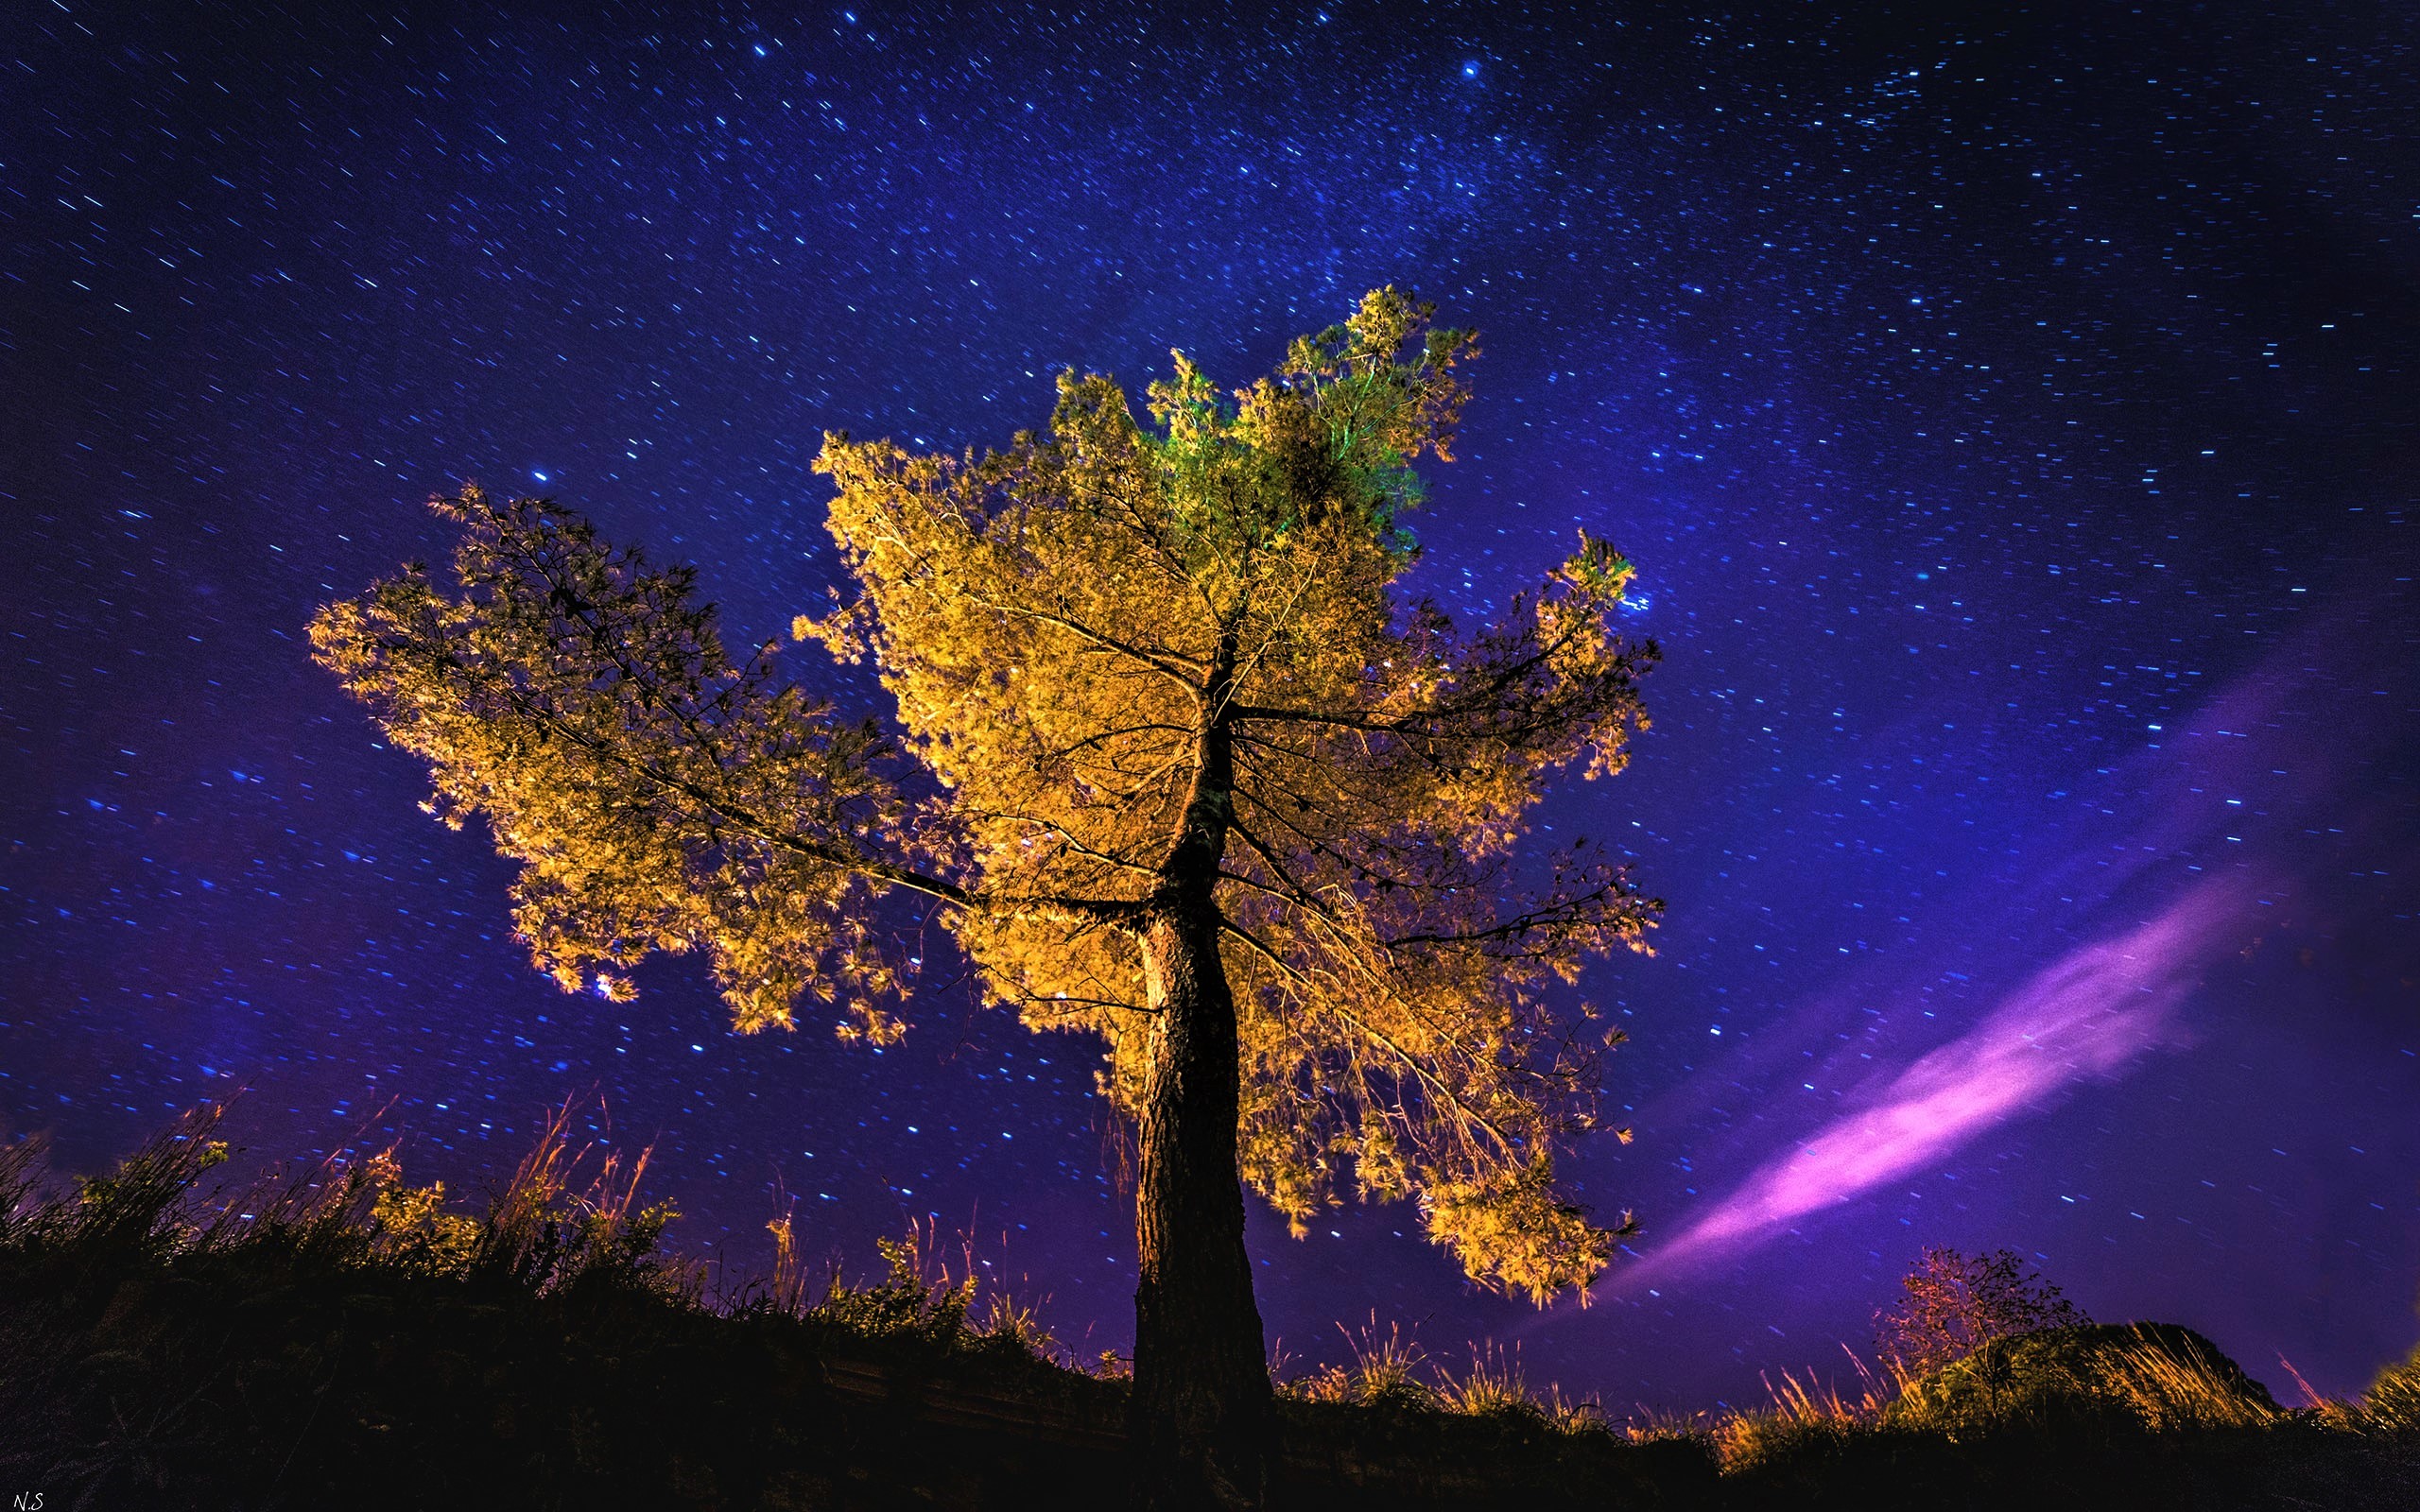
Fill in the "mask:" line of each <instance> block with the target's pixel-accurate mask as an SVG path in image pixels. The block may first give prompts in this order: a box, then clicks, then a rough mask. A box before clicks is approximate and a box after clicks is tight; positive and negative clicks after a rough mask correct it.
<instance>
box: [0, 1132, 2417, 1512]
mask: <svg viewBox="0 0 2420 1512" xmlns="http://www.w3.org/2000/svg"><path fill="white" fill-rule="evenodd" d="M567 1123H568V1120H567V1119H558V1120H557V1121H556V1123H555V1125H553V1126H552V1127H551V1128H550V1129H549V1130H548V1131H547V1133H546V1134H545V1136H544V1138H543V1139H542V1140H541V1141H540V1143H539V1145H538V1147H537V1148H536V1149H535V1150H533V1152H532V1154H531V1155H530V1156H529V1158H527V1160H524V1161H523V1162H522V1164H521V1166H520V1168H519V1169H518V1170H517V1171H516V1172H515V1173H514V1174H513V1176H512V1177H511V1178H510V1181H509V1182H507V1183H506V1184H505V1186H504V1187H503V1189H502V1190H501V1191H500V1192H499V1193H498V1194H496V1195H495V1196H493V1198H491V1199H490V1200H489V1201H488V1202H487V1203H486V1204H485V1205H484V1207H483V1208H482V1209H481V1210H480V1211H475V1212H473V1211H458V1210H457V1209H456V1208H455V1207H454V1206H452V1205H449V1204H448V1203H447V1202H446V1200H445V1194H444V1193H443V1192H442V1190H441V1189H438V1188H423V1189H413V1188H410V1187H408V1186H406V1185H405V1184H404V1183H403V1181H402V1180H401V1174H400V1172H399V1171H398V1170H397V1168H396V1166H395V1163H394V1161H393V1160H392V1159H391V1158H390V1157H389V1156H374V1157H371V1158H369V1159H366V1160H357V1161H354V1162H350V1163H345V1162H337V1161H331V1162H327V1163H323V1164H320V1165H318V1166H315V1167H312V1168H310V1169H307V1170H303V1171H300V1172H295V1173H290V1174H288V1175H287V1176H286V1177H282V1178H281V1177H271V1178H269V1179H268V1180H266V1181H264V1182H262V1183H259V1184H256V1185H254V1186H251V1187H248V1188H244V1189H242V1190H240V1191H236V1192H233V1193H220V1194H217V1195H216V1196H215V1197H205V1196H202V1195H199V1190H200V1188H201V1186H202V1184H203V1178H204V1174H205V1173H206V1172H207V1171H209V1170H210V1169H211V1168H212V1167H213V1166H214V1165H215V1164H216V1163H217V1162H218V1161H219V1160H221V1159H223V1155H224V1147H223V1146H222V1145H220V1144H218V1143H216V1140H215V1139H214V1131H215V1124H216V1113H215V1112H204V1113H200V1114H197V1115H194V1116H192V1117H190V1118H188V1119H187V1120H185V1121H184V1122H183V1123H182V1124H181V1125H179V1126H177V1127H176V1128H174V1129H172V1130H170V1131H169V1132H168V1133H167V1134H165V1135H164V1136H163V1137H162V1138H161V1139H159V1140H158V1141H155V1142H154V1143H152V1144H151V1145H150V1146H148V1147H147V1148H146V1149H145V1150H143V1151H141V1152H139V1153H138V1154H137V1155H136V1156H134V1157H133V1158H131V1159H130V1160H128V1161H127V1162H126V1163H125V1165H124V1166H122V1167H121V1168H120V1170H119V1171H118V1172H117V1173H116V1174H114V1175H112V1176H111V1177H105V1178H100V1179H95V1180H91V1181H86V1182H83V1183H80V1184H78V1186H77V1187H75V1188H74V1189H72V1190H60V1189H57V1188H53V1187H50V1186H48V1185H47V1184H46V1180H45V1177H43V1173H42V1171H41V1168H40V1165H39V1160H38V1156H39V1151H38V1149H37V1148H36V1147H35V1146H33V1145H31V1144H20V1145H17V1146H14V1147H12V1148H11V1149H9V1151H8V1152H6V1153H5V1154H0V1482H5V1484H6V1485H7V1486H9V1489H10V1490H12V1491H15V1490H26V1491H33V1490H40V1491H42V1492H43V1494H44V1497H45V1504H46V1505H48V1506H51V1507H61V1506H90V1507H103V1508H105V1507H118V1506H125V1507H142V1508H160V1509H174V1508H185V1507H192V1508H201V1507H210V1508H223V1507H254V1508H270V1507H296V1508H318V1507H327V1506H336V1505H342V1506H345V1507H348V1508H363V1509H378V1508H388V1507H393V1508H414V1509H418V1508H428V1507H439V1506H511V1507H516V1508H519V1507H563V1508H572V1507H581V1508H611V1507H625V1506H628V1507H641V1506H645V1507H650V1508H697V1509H708V1508H713V1509H737V1508H767V1509H782V1508H818V1509H821V1508H846V1509H856V1508H869V1509H871V1508H892V1507H949V1508H965V1509H977V1508H995V1507H996V1508H1011V1507H1027V1506H1037V1505H1047V1506H1052V1507H1057V1508H1069V1509H1080V1508H1086V1507H1115V1506H1119V1505H1122V1504H1123V1503H1124V1501H1125V1497H1124V1486H1125V1484H1126V1469H1125V1464H1124V1458H1123V1456H1124V1433H1123V1424H1122V1419H1123V1415H1124V1404H1125V1403H1124V1399H1125V1383H1124V1381H1123V1380H1122V1378H1121V1375H1120V1372H1119V1369H1118V1367H1117V1365H1116V1362H1115V1361H1103V1362H1097V1363H1095V1364H1093V1365H1091V1366H1082V1365H1079V1364H1078V1363H1076V1362H1073V1361H1070V1360H1067V1359H1065V1358H1063V1356H1062V1355H1061V1354H1060V1353H1059V1351H1057V1350H1056V1349H1055V1347H1054V1346H1053V1345H1052V1344H1051V1342H1050V1340H1049V1339H1048V1337H1047V1335H1046V1333H1044V1332H1042V1330H1041V1329H1040V1327H1039V1326H1038V1325H1037V1323H1036V1321H1035V1319H1034V1318H1033V1316H1032V1315H1031V1314H1029V1313H1028V1312H1025V1311H1023V1310H1020V1309H1019V1308H1017V1307H1015V1306H1013V1305H1011V1304H1010V1303H1009V1302H1007V1301H1005V1300H1004V1299H1001V1298H999V1297H985V1296H982V1295H981V1294H980V1293H979V1292H978V1290H977V1287H976V1286H975V1285H974V1283H973V1282H972V1281H971V1280H965V1279H963V1277H962V1276H961V1277H953V1276H952V1274H951V1273H950V1271H949V1269H948V1267H947V1266H946V1265H944V1264H942V1263H941V1257H939V1256H936V1255H935V1254H934V1253H933V1249H932V1246H931V1245H930V1243H929V1240H930V1236H929V1235H925V1236H915V1237H911V1238H910V1239H909V1240H907V1241H902V1242H898V1243H894V1244H890V1245H887V1246H885V1255H886V1259H887V1261H888V1263H889V1274H888V1275H887V1276H886V1277H884V1278H883V1279H881V1280H876V1281H873V1282H872V1283H869V1284H862V1285H855V1286H852V1285H846V1284H842V1283H840V1282H839V1281H838V1280H825V1281H824V1282H823V1283H821V1284H820V1285H815V1284H810V1283H809V1282H808V1280H807V1279H806V1278H805V1276H804V1273H803V1271H802V1269H801V1267H800V1266H799V1265H798V1263H797V1262H796V1258H795V1256H794V1255H792V1254H791V1253H790V1251H789V1249H788V1246H787V1244H784V1245H783V1246H782V1247H781V1251H780V1255H779V1258H778V1260H777V1263H776V1265H775V1268H774V1271H773V1273H772V1274H771V1275H769V1276H768V1277H765V1278H762V1279H761V1280H758V1281H756V1282H754V1283H752V1284H751V1285H748V1286H746V1287H743V1288H740V1289H738V1290H737V1291H736V1292H731V1293H725V1294H722V1295H718V1296H716V1297H708V1295H707V1291H706V1288H705V1286H704V1283H703V1280H702V1272H701V1270H700V1267H699V1266H697V1265H696V1264H694V1263H690V1262H686V1261H684V1260H683V1259H681V1258H679V1257H678V1256H676V1255H672V1254H670V1253H667V1252H666V1250H665V1249H664V1247H663V1246H662V1243H661V1241H662V1236H663V1232H664V1227H665V1224H666V1221H667V1220H668V1218H669V1217H670V1213H669V1211H668V1210H667V1209H665V1208H662V1207H654V1208H643V1207H640V1206H639V1205H638V1204H637V1202H636V1200H635V1197H634V1195H633V1193H634V1190H635V1187H636V1178H637V1176H638V1174H639V1172H638V1170H637V1169H634V1168H629V1167H625V1166H623V1165H621V1164H619V1163H618V1162H616V1161H614V1160H604V1161H602V1162H601V1163H600V1162H596V1161H590V1162H587V1163H586V1164H583V1162H582V1161H581V1160H580V1158H579V1157H580V1154H581V1152H580V1151H579V1150H577V1149H575V1148H574V1147H573V1146H572V1145H571V1144H570V1143H569V1142H568V1140H567V1137H566V1132H565V1126H566V1125H567ZM642 1163H643V1162H642ZM777 1237H778V1236H777ZM962 1268H963V1269H971V1268H972V1267H962ZM1280 1409H1281V1414H1282V1417H1283V1424H1284V1435H1285V1461H1284V1475H1283V1483H1282V1485H1281V1486H1280V1491H1281V1494H1282V1496H1283V1499H1284V1503H1286V1504H1289V1505H1301V1506H1318V1507H1321V1508H1322V1509H1326V1508H1335V1507H1357V1506H1373V1507H1374V1506H1387V1507H1407V1508H1419V1507H1438V1508H1444V1507H1457V1508H1460V1507H1472V1508H1477V1507H1506V1508H1513V1507H1519V1508H1543V1507H1617V1508H1699V1507H1703V1508H1764V1507H1772V1508H1781V1507H1789V1508H1792V1509H1799V1508H1808V1507H1816V1508H1821V1507H1831V1506H1839V1507H1844V1508H1846V1507H1856V1508H1860V1509H1875V1508H1895V1507H1927V1508H1931V1507H1942V1506H1962V1507H1993V1506H2008V1507H2028V1508H2032V1507H2069V1506H2100V1505H2124V1506H2129V1507H2139V1508H2152V1507H2176V1508H2187V1507H2193V1508H2200V1507H2247V1508H2248V1507H2278V1508H2285V1507H2300V1506H2311V1505H2322V1506H2328V1507H2371V1506H2376V1507H2390V1506H2392V1507H2408V1506H2413V1505H2420V1362H2415V1363H2414V1364H2413V1365H2411V1366H2405V1367H2402V1369H2401V1370H2400V1371H2399V1372H2390V1373H2389V1376H2388V1377H2387V1378H2386V1379H2385V1380H2382V1381H2381V1383H2379V1386H2378V1387H2377V1390H2375V1391H2374V1392H2373V1393H2372V1394H2371V1396H2370V1397H2369V1398H2368V1399H2367V1400H2364V1401H2362V1402H2359V1403H2352V1404H2342V1403H2335V1404H2327V1405H2325V1406H2322V1407H2317V1408H2310V1409H2305V1410H2300V1411H2287V1410H2284V1409H2281V1408H2279V1407H2278V1406H2277V1405H2276V1404H2275V1403H2274V1402H2273V1400H2270V1398H2269V1395H2268V1393H2267V1392H2266V1391H2264V1390H2262V1389H2261V1388H2260V1387H2259V1386H2258V1385H2257V1384H2256V1383H2253V1382H2251V1381H2250V1380H2249V1379H2248V1378H2246V1377H2245V1376H2244V1375H2243V1374H2242V1372H2241V1371H2240V1370H2238V1369H2237V1368H2236V1367H2235V1366H2233V1364H2232V1363H2231V1362H2228V1361H2226V1360H2225V1358H2224V1356H2222V1355H2221V1354H2220V1353H2219V1352H2218V1351H2217V1349H2215V1348H2214V1347H2212V1346H2210V1345H2209V1344H2208V1341H2206V1340H2204V1339H2201V1338H2200V1337H2199V1336H2198V1335H2194V1334H2191V1333H2190V1332H2187V1331H2184V1330H2178V1329H2168V1328H2161V1327H2158V1326H2150V1327H2145V1328H2140V1329H2135V1328H2119V1329H2107V1328H2098V1329H2066V1330H2055V1331H2050V1332H2047V1333H2043V1334H2039V1335H2027V1336H2024V1337H2020V1338H2017V1339H2011V1340H2002V1341H1999V1342H1998V1343H1997V1344H1995V1345H1994V1346H1991V1347H1990V1348H1989V1349H1986V1350H1984V1351H1981V1352H1979V1354H1977V1355H1976V1356H1974V1357H1971V1358H1970V1359H1968V1360H1965V1361H1962V1362H1960V1363H1959V1364H1957V1365H1954V1366H1950V1367H1948V1368H1947V1369H1945V1370H1944V1371H1941V1372H1938V1373H1936V1375H1934V1376H1932V1377H1927V1378H1924V1379H1922V1380H1918V1381H1912V1382H1906V1383H1893V1385H1892V1386H1890V1387H1889V1388H1888V1389H1877V1390H1875V1391H1870V1392H1868V1393H1867V1394H1866V1396H1865V1397H1863V1398H1861V1399H1860V1400H1857V1401H1854V1402H1852V1401H1846V1400H1841V1399H1840V1398H1839V1397H1837V1396H1831V1395H1818V1394H1816V1393H1814V1392H1811V1391H1808V1390H1806V1389H1803V1388H1801V1387H1799V1386H1798V1385H1796V1384H1795V1383H1788V1382H1787V1380H1786V1383H1785V1385H1784V1387H1783V1389H1782V1390H1781V1391H1779V1392H1778V1393H1776V1396H1775V1400H1774V1403H1773V1405H1772V1408H1771V1409H1769V1410H1767V1411H1763V1412H1756V1413H1746V1414H1737V1415H1732V1416H1729V1417H1721V1418H1719V1419H1711V1418H1709V1419H1695V1420H1691V1421H1687V1422H1665V1423H1616V1422H1610V1421H1608V1420H1607V1419H1606V1418H1604V1417H1602V1416H1601V1415H1599V1413H1597V1412H1596V1411H1594V1410H1593V1409H1592V1408H1590V1407H1589V1406H1587V1405H1584V1404H1575V1403H1571V1402H1569V1401H1566V1400H1564V1399H1563V1398H1562V1397H1561V1395H1560V1394H1559V1393H1555V1392H1552V1391H1547V1392H1545V1393H1543V1394H1540V1393H1535V1392H1532V1391H1531V1390H1530V1389H1529V1387H1528V1385H1527V1383H1525V1382H1523V1381H1522V1380H1521V1378H1520V1376H1519V1373H1518V1371H1517V1370H1516V1369H1514V1368H1513V1367H1512V1366H1509V1365H1508V1364H1506V1363H1505V1362H1504V1361H1503V1360H1501V1359H1500V1358H1493V1357H1490V1356H1486V1355H1481V1356H1480V1357H1479V1358H1478V1359H1476V1360H1475V1361H1474V1362H1473V1364H1472V1366H1471V1368H1470V1369H1469V1370H1468V1371H1467V1372H1465V1373H1461V1374H1459V1375H1457V1374H1454V1373H1452V1372H1441V1371H1436V1370H1432V1369H1429V1368H1427V1366H1426V1363H1425V1362H1424V1361H1423V1360H1422V1359H1421V1357H1420V1356H1419V1354H1418V1352H1417V1351H1416V1350H1414V1349H1410V1348H1409V1347H1408V1346H1407V1345H1405V1344H1404V1342H1403V1341H1402V1340H1401V1339H1400V1337H1399V1336H1397V1335H1394V1334H1392V1333H1390V1334H1388V1335H1387V1336H1385V1337H1383V1338H1381V1337H1378V1336H1376V1335H1375V1334H1373V1335H1372V1336H1371V1337H1370V1338H1368V1339H1367V1340H1365V1347H1364V1349H1363V1351H1362V1354H1361V1357H1360V1359H1359V1360H1358V1361H1357V1364H1356V1365H1355V1366H1352V1367H1350V1368H1331V1369H1329V1370H1326V1371H1323V1372H1320V1373H1318V1374H1315V1375H1311V1376H1308V1377H1305V1378H1302V1379H1299V1380H1295V1381H1291V1382H1288V1383H1284V1384H1283V1385H1282V1387H1281V1393H1280Z"/></svg>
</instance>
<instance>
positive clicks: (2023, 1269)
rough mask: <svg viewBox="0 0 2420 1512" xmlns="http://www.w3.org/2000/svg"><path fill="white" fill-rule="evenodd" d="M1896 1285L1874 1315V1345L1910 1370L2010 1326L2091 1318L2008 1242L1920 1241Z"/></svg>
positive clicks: (1931, 1367) (2000, 1334) (1932, 1364)
mask: <svg viewBox="0 0 2420 1512" xmlns="http://www.w3.org/2000/svg"><path fill="white" fill-rule="evenodd" d="M1899 1284H1900V1286H1901V1288H1902V1289H1903V1290H1904V1291H1905V1293H1906V1295H1905V1296H1903V1297H1901V1298H1900V1299H1899V1302H1898V1305H1897V1306H1895V1307H1893V1308H1890V1309H1887V1310H1885V1311H1882V1312H1877V1313H1876V1314H1874V1317H1875V1323H1876V1333H1875V1347H1876V1349H1878V1350H1879V1351H1880V1353H1881V1354H1882V1356H1883V1358H1885V1359H1887V1360H1893V1361H1896V1362H1897V1363H1898V1366H1899V1368H1901V1369H1902V1370H1904V1371H1906V1372H1907V1373H1908V1374H1910V1375H1918V1376H1920V1375H1929V1374H1930V1373H1931V1372H1933V1371H1935V1370H1938V1369H1940V1368H1941V1367H1942V1366H1947V1365H1954V1364H1956V1363H1957V1362H1959V1361H1961V1360H1963V1359H1965V1358H1966V1357H1967V1356H1968V1355H1970V1354H1973V1353H1974V1352H1975V1351H1976V1350H1978V1349H1981V1348H1982V1347H1983V1346H1984V1345H1986V1344H1989V1343H1991V1342H1992V1341H1993V1340H1994V1339H2001V1338H2006V1337H2008V1336H2009V1335H2010V1334H2013V1333H2031V1332H2035V1331H2037V1330H2040V1329H2062V1328H2072V1327H2074V1326H2076V1325H2078V1324H2081V1323H2086V1322H2089V1321H2091V1320H2090V1319H2088V1318H2086V1317H2085V1316H2084V1314H2083V1310H2082V1309H2080V1308H2078V1307H2077V1306H2076V1305H2075V1304H2074V1303H2073V1302H2070V1301H2068V1300H2067V1299H2066V1297H2064V1296H2062V1295H2060V1292H2059V1288H2058V1287H2056V1286H2054V1285H2052V1284H2050V1282H2048V1281H2047V1280H2043V1279H2042V1276H2041V1274H2040V1273H2039V1272H2037V1271H2034V1270H2032V1269H2031V1268H2030V1267H2028V1266H2027V1265H2026V1263H2025V1262H2024V1261H2023V1260H2021V1259H2019V1258H2018V1256H2017V1253H2016V1251H2015V1250H2013V1249H2002V1250H1997V1251H1995V1252H1993V1253H1991V1254H1988V1255H1967V1254H1962V1253H1960V1252H1959V1251H1957V1250H1955V1249H1946V1248H1943V1247H1941V1246H1927V1248H1926V1249H1925V1252H1924V1253H1923V1255H1921V1256H1920V1257H1918V1259H1917V1261H1916V1263H1915V1266H1914V1268H1913V1269H1911V1270H1910V1271H1909V1272H1908V1274H1907V1275H1906V1277H1905V1278H1903V1279H1902V1280H1900V1282H1899Z"/></svg>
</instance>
